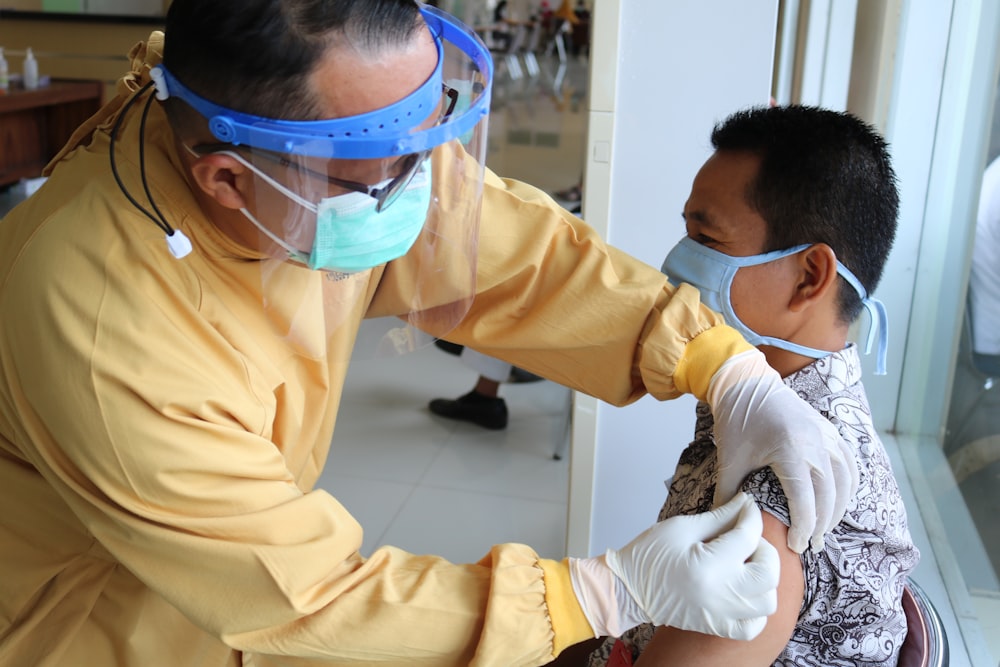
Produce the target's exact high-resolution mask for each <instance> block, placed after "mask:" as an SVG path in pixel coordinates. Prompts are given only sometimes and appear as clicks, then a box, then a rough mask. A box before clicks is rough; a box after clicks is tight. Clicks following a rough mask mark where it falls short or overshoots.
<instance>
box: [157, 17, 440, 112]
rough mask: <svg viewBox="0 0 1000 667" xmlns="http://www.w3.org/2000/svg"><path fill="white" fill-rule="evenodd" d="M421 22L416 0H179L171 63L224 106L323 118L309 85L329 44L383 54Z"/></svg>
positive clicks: (170, 26)
mask: <svg viewBox="0 0 1000 667" xmlns="http://www.w3.org/2000/svg"><path fill="white" fill-rule="evenodd" d="M420 25H421V21H420V18H419V7H418V5H417V4H416V2H414V1H413V0H363V1H359V0H173V2H172V3H171V4H170V8H169V9H168V10H167V18H166V27H165V43H164V52H163V64H164V65H165V66H166V67H167V69H169V70H170V71H171V73H173V75H174V76H176V77H177V78H178V79H179V80H180V81H181V83H183V84H184V85H185V86H187V87H188V88H190V89H191V90H192V91H194V92H195V93H197V94H198V95H201V96H202V97H204V98H206V99H208V100H210V101H212V102H215V103H216V104H219V105H222V106H225V107H227V108H230V109H234V110H236V111H241V112H244V113H249V114H254V115H257V116H263V117H266V118H280V119H285V120H316V119H319V118H322V115H321V110H320V109H319V105H318V103H317V101H316V99H315V96H314V94H313V91H312V90H311V89H310V88H309V86H308V83H307V82H308V77H309V75H310V73H311V72H312V71H313V70H314V69H315V67H316V66H317V64H318V61H319V59H320V58H321V56H322V55H323V54H324V53H325V52H326V50H327V49H328V48H330V47H331V46H334V45H335V44H336V43H337V40H344V41H345V42H346V43H350V44H351V45H352V46H353V47H354V48H357V49H358V50H360V51H362V52H366V51H367V52H371V53H378V51H379V50H380V49H383V48H386V47H392V46H395V45H399V44H406V43H408V42H409V41H410V40H411V39H412V38H413V36H414V34H415V31H416V30H417V29H418V27H419V26H420ZM368 85H372V86H377V85H379V82H378V81H370V82H368Z"/></svg>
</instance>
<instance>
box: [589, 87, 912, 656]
mask: <svg viewBox="0 0 1000 667" xmlns="http://www.w3.org/2000/svg"><path fill="white" fill-rule="evenodd" d="M712 145H713V147H714V148H715V153H714V154H713V155H712V156H711V157H710V158H709V159H708V160H707V161H706V162H705V164H704V165H703V166H702V168H701V170H700V171H699V172H698V174H697V176H696V177H695V179H694V183H693V185H692V188H691V194H690V196H689V198H688V200H687V202H686V203H685V206H684V213H683V217H684V221H685V225H686V230H687V236H686V237H685V238H684V239H683V240H682V241H681V242H680V243H679V244H678V246H677V247H675V248H674V249H673V250H671V252H670V253H669V255H668V257H667V259H666V261H665V262H664V269H663V270H664V272H665V273H666V274H667V275H668V277H669V278H670V280H671V282H674V283H675V284H679V283H682V282H683V283H688V284H692V285H694V286H696V287H698V288H699V291H700V292H701V294H702V299H703V300H704V301H705V302H706V303H708V304H711V305H712V307H714V308H716V309H717V310H719V311H720V312H722V313H723V314H724V316H725V317H726V321H727V323H728V324H730V326H733V327H735V328H737V329H739V330H740V331H741V333H743V334H744V336H746V337H747V339H748V341H749V342H751V343H752V344H754V345H757V346H759V349H760V350H761V351H762V352H763V353H764V356H765V358H766V360H767V363H768V364H769V365H770V366H771V367H772V368H774V369H775V370H777V371H778V373H779V374H780V375H781V376H782V378H783V379H784V382H785V384H786V385H788V386H789V387H791V388H792V389H793V390H795V391H796V392H797V393H798V394H799V395H800V396H802V397H803V398H804V399H805V400H806V401H807V402H808V403H810V404H811V405H812V406H813V407H814V408H815V409H816V410H817V411H819V412H820V414H821V415H822V416H824V417H825V418H826V419H828V420H830V422H832V423H833V424H834V426H836V427H837V429H838V431H839V432H840V435H841V438H843V439H844V441H845V442H847V443H849V444H850V446H851V448H852V449H853V451H854V452H855V463H856V464H857V466H858V469H859V471H860V479H861V484H860V488H859V491H858V494H857V496H856V498H855V499H854V501H853V502H852V503H851V505H850V506H849V507H848V514H847V516H846V517H845V519H844V520H843V521H842V522H841V523H840V524H839V525H838V526H837V528H835V529H834V531H833V532H832V534H831V535H830V536H828V537H827V538H826V541H825V543H824V544H815V543H814V544H813V549H812V550H808V551H806V552H805V553H803V554H801V555H799V554H795V553H794V552H792V551H790V550H789V549H788V548H787V547H786V546H785V536H786V535H787V530H788V519H789V515H788V505H787V499H786V498H785V495H784V493H783V491H782V488H781V484H780V482H779V481H778V480H777V479H776V478H775V477H774V475H773V473H772V472H771V471H770V470H769V469H766V468H765V469H762V470H758V471H756V472H755V473H753V474H751V475H750V476H749V477H747V478H746V479H745V480H744V482H743V484H742V490H743V491H745V492H747V493H749V494H750V495H751V496H752V497H753V498H754V499H755V501H756V503H757V504H758V505H759V506H760V508H761V510H762V513H763V516H764V537H765V539H767V540H768V541H770V542H771V543H772V544H773V545H775V546H776V547H777V549H778V551H779V554H780V558H781V582H780V584H779V589H778V611H777V613H775V614H773V615H772V616H770V617H769V618H768V622H767V626H766V628H765V630H764V631H763V632H762V633H761V634H760V635H759V636H758V637H757V638H756V639H754V640H752V641H750V642H734V641H727V640H720V639H718V638H713V637H708V636H706V635H703V634H698V633H691V632H685V631H682V630H679V629H677V628H672V627H660V628H654V627H653V626H651V625H644V626H640V627H639V628H636V629H634V630H631V631H629V632H626V633H625V634H624V636H623V637H622V638H621V639H619V640H617V641H616V640H608V641H606V642H605V643H604V644H603V645H602V646H601V647H600V649H598V651H596V652H595V653H594V654H592V655H591V659H590V665H591V666H597V665H608V666H609V667H611V666H620V665H628V664H632V661H633V660H636V661H637V662H636V663H635V664H638V665H674V664H678V665H681V664H693V662H695V661H697V664H699V665H720V666H722V665H732V664H739V665H745V666H754V665H759V666H764V665H772V664H773V665H779V664H780V665H792V664H795V665H799V664H821V665H856V664H866V665H895V664H896V663H897V659H898V657H899V650H900V647H901V645H902V643H903V640H904V639H905V637H906V631H907V627H906V618H905V615H904V613H903V610H902V602H901V598H902V591H903V586H904V583H905V581H906V576H907V574H908V573H909V572H911V571H912V570H913V568H914V567H915V566H916V564H917V561H918V559H919V553H918V551H917V549H916V547H915V546H914V545H913V542H912V540H911V538H910V535H909V532H908V529H907V522H906V511H905V508H904V507H903V503H902V500H901V498H900V494H899V489H898V486H897V484H896V481H895V479H894V477H893V473H892V468H891V465H890V462H889V459H888V456H887V455H886V452H885V450H884V448H883V446H882V444H881V442H880V441H879V438H878V435H877V433H876V431H875V427H874V425H873V424H872V420H871V411H870V409H869V407H868V401H867V398H866V396H865V391H864V388H863V386H862V384H861V367H860V361H859V353H858V350H857V347H856V346H855V344H853V343H848V342H847V337H848V328H849V326H850V325H851V323H852V322H853V321H854V320H855V319H856V318H857V317H858V316H859V315H860V313H861V311H862V310H863V309H867V310H868V312H869V314H870V316H871V318H872V322H871V326H872V328H873V329H874V328H875V327H878V330H879V331H880V333H881V335H882V342H881V343H880V346H879V350H880V361H879V364H878V365H879V367H880V368H879V370H881V369H882V368H881V367H882V365H883V363H884V362H883V361H882V359H884V350H885V342H884V341H885V321H884V320H885V317H884V309H883V308H882V306H881V304H880V303H878V302H877V301H875V300H874V299H872V298H871V297H869V294H871V292H872V291H873V290H874V289H875V287H876V285H877V283H878V280H879V277H880V275H881V272H882V268H883V265H884V263H885V260H886V258H887V256H888V254H889V250H890V248H891V246H892V242H893V237H894V234H895V229H896V223H897V215H898V195H897V192H896V185H895V175H894V173H893V170H892V167H891V164H890V161H889V156H888V152H887V150H886V145H885V143H884V141H883V140H882V138H881V137H880V136H878V134H877V133H876V132H874V131H873V130H872V129H871V128H869V127H868V126H866V125H865V124H864V123H862V122H861V121H859V120H858V119H856V118H854V117H852V116H850V115H848V114H844V113H837V112H833V111H828V110H823V109H817V108H810V107H783V108H782V107H775V108H755V109H751V110H747V111H742V112H739V113H736V114H734V115H733V116H731V117H729V118H728V119H727V120H725V121H724V122H723V123H721V124H720V125H718V126H717V127H716V128H715V130H714V132H713V134H712ZM697 415H698V419H697V424H696V428H695V438H694V441H693V442H692V443H691V444H690V445H689V446H688V447H687V449H685V450H684V452H683V453H682V454H681V457H680V460H679V462H678V465H677V468H676V470H675V474H674V477H673V478H672V480H671V483H670V490H669V494H668V497H667V500H666V502H665V504H664V506H663V508H662V510H661V512H660V516H659V519H660V520H661V521H662V520H664V519H666V518H669V517H674V516H677V515H682V514H697V513H700V512H704V511H707V510H709V509H711V507H712V505H713V494H714V490H715V486H716V482H717V479H718V475H719V470H718V460H717V457H716V444H717V442H716V441H717V435H718V434H715V433H713V431H714V423H713V419H712V414H711V410H710V408H709V406H708V405H706V404H705V403H699V405H698V409H697ZM833 618H836V619H837V621H836V631H835V632H831V631H830V630H831V628H830V627H829V626H830V623H831V619H833Z"/></svg>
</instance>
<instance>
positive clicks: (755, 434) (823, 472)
mask: <svg viewBox="0 0 1000 667" xmlns="http://www.w3.org/2000/svg"><path fill="white" fill-rule="evenodd" d="M707 400H708V404H709V405H710V406H711V407H712V416H713V418H714V419H715V444H716V447H717V448H718V460H719V470H718V482H717V484H716V487H715V504H716V505H718V504H719V503H721V502H724V501H726V500H728V499H729V498H731V497H732V496H733V494H735V493H736V492H737V491H738V490H739V488H740V485H741V484H742V483H743V480H744V479H745V478H746V476H747V475H749V474H750V473H751V472H753V471H754V470H758V469H760V468H764V467H767V466H770V467H771V469H772V470H773V471H774V474H775V475H777V477H778V479H779V480H780V481H781V487H782V489H783V490H784V492H785V495H786V496H787V497H788V510H789V515H790V519H791V523H792V525H791V527H790V528H789V530H788V547H789V548H790V549H792V550H793V551H795V552H796V553H802V552H803V551H805V549H806V547H807V546H809V545H810V544H812V547H813V549H814V550H818V549H820V548H822V546H823V535H825V534H826V533H828V532H829V531H830V530H832V529H833V527H834V526H836V525H837V524H838V523H840V520H841V519H842V518H843V517H844V514H845V513H846V512H847V505H848V503H849V502H850V500H851V498H853V497H854V494H855V493H857V490H858V468H857V465H856V464H855V461H854V454H853V452H852V451H851V448H850V446H849V445H848V444H847V443H846V442H845V441H844V440H843V439H842V438H841V437H840V434H839V433H838V432H837V429H836V428H835V427H834V426H833V424H831V423H830V422H829V421H827V420H826V419H824V418H823V417H822V416H820V414H819V413H818V412H816V410H814V409H813V408H812V407H811V406H809V405H808V404H807V403H806V402H805V401H803V400H802V399H801V398H799V397H798V395H797V394H796V393H795V392H794V391H792V390H791V389H790V388H789V387H788V386H787V385H785V383H784V382H782V380H781V377H780V376H779V375H778V373H777V372H776V371H775V370H774V369H773V368H771V367H770V366H768V365H767V361H766V360H765V359H764V355H763V354H762V353H761V352H759V351H757V350H749V351H747V352H743V353H741V354H738V355H736V356H734V357H732V358H731V359H729V360H728V361H727V362H726V363H725V364H723V365H722V367H721V368H719V370H718V371H716V373H715V375H714V376H713V377H712V381H711V383H710V384H709V388H708V397H707Z"/></svg>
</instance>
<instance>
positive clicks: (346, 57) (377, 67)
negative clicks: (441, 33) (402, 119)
mask: <svg viewBox="0 0 1000 667" xmlns="http://www.w3.org/2000/svg"><path fill="white" fill-rule="evenodd" d="M437 61H438V51H437V46H436V44H435V42H434V37H433V36H432V35H431V33H430V31H429V30H428V28H427V26H426V24H424V23H423V22H421V25H420V27H419V28H418V29H417V30H415V31H414V33H413V35H412V37H411V39H409V40H408V41H406V42H400V43H399V44H397V45H393V46H386V47H384V48H382V49H379V50H378V52H372V51H363V50H360V49H358V48H355V47H354V46H352V45H351V44H350V43H348V42H343V41H340V42H335V43H334V44H333V45H332V46H331V47H330V48H329V49H327V51H326V53H325V54H324V55H323V57H322V58H321V59H320V62H319V63H318V65H317V66H316V68H315V69H314V71H313V73H312V75H311V76H310V83H311V85H312V87H313V88H314V89H315V90H316V91H317V97H318V99H319V103H320V105H321V107H322V109H323V110H324V116H326V117H328V118H344V117H348V116H356V115H359V114H363V113H367V112H369V111H374V110H376V109H382V108H384V107H387V106H389V105H391V104H394V103H396V102H398V101H400V100H402V99H404V98H405V97H407V96H408V95H410V94H411V93H413V92H414V91H416V90H417V89H418V88H419V87H420V86H421V84H423V83H424V82H426V81H427V79H428V78H430V76H431V74H433V72H434V69H435V67H436V66H437Z"/></svg>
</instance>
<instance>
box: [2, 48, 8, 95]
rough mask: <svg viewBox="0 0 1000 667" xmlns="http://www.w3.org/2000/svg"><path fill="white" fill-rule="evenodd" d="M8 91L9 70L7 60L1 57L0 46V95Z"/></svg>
mask: <svg viewBox="0 0 1000 667" xmlns="http://www.w3.org/2000/svg"><path fill="white" fill-rule="evenodd" d="M8 92H10V70H9V69H8V68H7V60H6V59H5V58H4V57H3V47H2V46H0V95H6V94H7V93H8Z"/></svg>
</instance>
